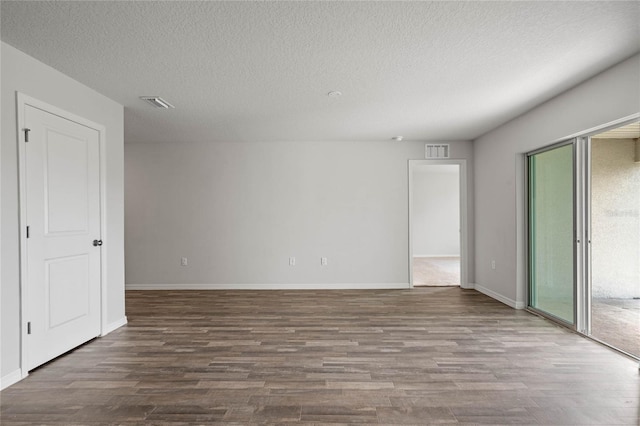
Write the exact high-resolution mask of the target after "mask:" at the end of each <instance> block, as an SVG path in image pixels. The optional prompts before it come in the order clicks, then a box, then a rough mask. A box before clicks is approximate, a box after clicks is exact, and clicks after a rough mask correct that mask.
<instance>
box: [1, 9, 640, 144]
mask: <svg viewBox="0 0 640 426" xmlns="http://www.w3.org/2000/svg"><path fill="white" fill-rule="evenodd" d="M1 7H2V9H1V12H2V27H1V36H2V40H3V41H5V42H6V43H8V44H10V45H12V46H14V47H16V48H18V49H20V50H22V51H24V52H25V53H27V54H29V55H31V56H34V57H35V58H37V59H39V60H41V61H42V62H45V63H47V64H49V65H51V66H52V67H54V68H56V69H58V70H60V71H62V72H63V73H65V74H67V75H69V76H71V77H73V78H75V79H76V80H78V81H80V82H82V83H84V84H86V85H87V86H89V87H92V88H94V89H95V90H97V91H98V92H100V93H103V94H104V95H106V96H108V97H110V98H112V99H114V100H115V101H117V102H119V103H121V104H123V105H124V106H125V140H126V141H127V142H182V141H184V142H191V141H256V140H264V141H271V140H387V139H389V138H391V137H392V136H395V135H403V136H404V137H405V140H432V141H433V140H455V139H473V138H475V137H477V136H479V135H481V134H483V133H485V132H486V131H488V130H490V129H492V128H494V127H496V126H497V125H499V124H502V123H504V122H505V121H508V120H509V119H511V118H514V117H515V116H517V115H519V114H521V113H522V112H524V111H526V110H528V109H530V108H531V107H533V106H535V105H537V104H539V103H541V102H543V101H545V100H547V99H549V98H551V97H553V96H554V95H557V94H559V93H560V92H562V91H564V90H566V89H568V88H569V87H571V86H573V85H575V84H577V83H579V82H580V81H583V80H585V79H586V78H588V77H591V76H593V75H595V74H597V73H598V72H600V71H603V70H604V69H606V68H608V67H610V66H612V65H614V64H616V63H617V62H619V61H621V60H623V59H625V58H627V57H629V56H631V55H632V54H634V53H635V52H638V51H639V50H640V32H639V26H640V24H639V22H640V9H639V7H640V4H639V3H638V2H610V1H605V2H597V1H595V2H534V1H527V2H195V1H177V2H148V1H142V2H96V1H85V2H35V1H20V2H11V1H4V0H3V1H2V5H1ZM331 90H339V91H341V92H343V96H342V97H339V98H330V97H328V96H326V94H327V92H329V91H331ZM142 95H160V96H162V97H163V98H165V99H167V100H168V101H169V102H171V103H172V104H174V105H175V106H176V109H174V110H159V109H153V108H151V107H150V106H148V105H147V104H146V103H144V102H143V101H141V100H140V99H139V98H138V97H139V96H142Z"/></svg>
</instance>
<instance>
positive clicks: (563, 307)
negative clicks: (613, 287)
mask: <svg viewBox="0 0 640 426" xmlns="http://www.w3.org/2000/svg"><path fill="white" fill-rule="evenodd" d="M575 149H576V147H575V143H574V142H573V141H571V142H567V143H565V144H561V145H555V146H553V147H551V148H547V149H544V150H539V151H536V152H533V153H530V154H529V155H528V158H527V162H528V164H527V167H528V186H529V188H528V203H529V209H528V211H529V217H528V224H529V248H528V250H529V308H530V309H533V310H535V311H537V312H540V313H542V314H545V315H547V316H551V317H553V318H555V319H558V320H560V321H562V322H564V323H567V324H569V325H572V326H574V327H575V323H576V267H575V265H576V260H575V257H576V250H575V241H576V237H575V228H576V225H575V216H574V211H575V199H576V197H575V185H574V170H575V166H574V165H575Z"/></svg>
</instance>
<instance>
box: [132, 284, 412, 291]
mask: <svg viewBox="0 0 640 426" xmlns="http://www.w3.org/2000/svg"><path fill="white" fill-rule="evenodd" d="M408 288H410V286H409V283H347V284H342V283H324V284H322V283H320V284H126V285H125V289H126V290H375V289H408Z"/></svg>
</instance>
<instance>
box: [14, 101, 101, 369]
mask: <svg viewBox="0 0 640 426" xmlns="http://www.w3.org/2000/svg"><path fill="white" fill-rule="evenodd" d="M26 106H31V107H33V108H37V109H39V110H42V111H45V112H47V113H49V114H53V115H56V116H58V117H61V118H63V119H66V120H69V121H72V122H74V123H77V124H80V125H82V126H85V127H89V128H91V129H93V130H95V131H97V132H98V155H99V156H100V159H99V167H100V173H99V179H100V184H99V191H100V194H99V199H100V235H101V238H102V239H105V238H104V237H105V236H106V235H107V226H106V225H107V210H106V192H107V191H106V144H105V141H106V127H105V126H103V125H102V124H98V123H95V122H93V121H91V120H88V119H86V118H84V117H80V116H78V115H76V114H73V113H71V112H68V111H65V110H63V109H61V108H58V107H56V106H53V105H50V104H48V103H46V102H43V101H40V100H38V99H35V98H32V97H30V96H28V95H26V94H24V93H21V92H16V111H17V113H16V116H17V124H18V126H17V132H18V135H17V139H18V198H19V220H18V222H19V227H20V229H19V236H20V373H21V377H22V378H23V379H24V378H25V377H27V376H28V375H29V372H28V370H27V319H28V318H29V306H28V303H27V297H26V295H27V276H28V274H27V235H26V226H27V205H26V199H27V197H26V195H27V192H26V172H27V169H26V146H25V133H24V130H23V129H24V128H25V117H24V111H25V108H26ZM108 244H109V243H108V240H107V241H105V242H104V245H103V246H102V247H101V250H100V335H101V336H103V335H105V334H106V333H107V318H106V315H107V295H106V291H107V288H106V283H107V248H108V247H109V246H108Z"/></svg>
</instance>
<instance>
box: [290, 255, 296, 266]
mask: <svg viewBox="0 0 640 426" xmlns="http://www.w3.org/2000/svg"><path fill="white" fill-rule="evenodd" d="M289 266H296V258H295V257H290V258H289Z"/></svg>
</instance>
